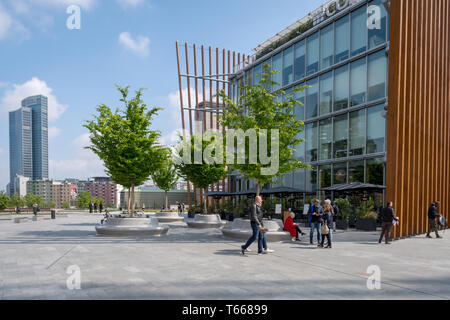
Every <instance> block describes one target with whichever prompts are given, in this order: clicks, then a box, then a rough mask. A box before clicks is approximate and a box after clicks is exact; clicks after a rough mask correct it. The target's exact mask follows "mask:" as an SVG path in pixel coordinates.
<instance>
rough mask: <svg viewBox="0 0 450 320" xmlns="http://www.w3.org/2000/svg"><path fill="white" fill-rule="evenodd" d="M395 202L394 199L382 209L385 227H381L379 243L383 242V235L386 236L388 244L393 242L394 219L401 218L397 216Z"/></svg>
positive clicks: (382, 219)
mask: <svg viewBox="0 0 450 320" xmlns="http://www.w3.org/2000/svg"><path fill="white" fill-rule="evenodd" d="M392 206H393V203H392V201H390V202H388V203H387V206H386V208H383V210H381V221H382V223H383V227H382V229H381V235H380V240H378V243H381V241H383V237H385V240H386V244H391V242H390V238H389V236H390V234H391V230H392V227H393V226H394V221H398V220H399V218H398V217H396V216H395V213H394V208H392Z"/></svg>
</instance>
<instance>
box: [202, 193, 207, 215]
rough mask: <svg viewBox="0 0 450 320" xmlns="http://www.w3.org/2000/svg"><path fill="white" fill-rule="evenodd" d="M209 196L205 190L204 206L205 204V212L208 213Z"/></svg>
mask: <svg viewBox="0 0 450 320" xmlns="http://www.w3.org/2000/svg"><path fill="white" fill-rule="evenodd" d="M207 201H208V196H207V195H206V192H205V202H204V206H203V213H204V214H208V202H207Z"/></svg>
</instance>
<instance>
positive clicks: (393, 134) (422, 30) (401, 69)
mask: <svg viewBox="0 0 450 320" xmlns="http://www.w3.org/2000/svg"><path fill="white" fill-rule="evenodd" d="M390 11H391V12H390V15H391V19H390V21H391V25H390V45H389V102H388V117H387V164H386V165H387V168H386V187H387V190H386V196H387V200H392V201H394V207H395V209H396V213H397V215H398V216H399V217H400V219H401V223H400V226H399V227H397V228H395V230H394V236H395V237H405V236H410V235H416V234H421V233H425V232H426V231H427V229H428V218H427V209H428V207H429V205H430V204H431V203H432V202H434V201H440V202H441V204H442V205H441V208H440V210H439V211H440V213H441V214H443V215H445V216H446V218H447V219H448V218H449V213H450V212H449V209H450V204H449V201H450V185H449V184H450V167H449V165H450V164H449V162H450V161H449V157H450V146H449V143H450V123H449V122H450V94H449V92H450V91H449V87H450V56H449V49H450V48H449V46H450V42H449V39H450V21H449V20H450V1H449V0H433V1H429V0H393V1H391V9H390Z"/></svg>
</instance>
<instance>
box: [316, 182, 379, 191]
mask: <svg viewBox="0 0 450 320" xmlns="http://www.w3.org/2000/svg"><path fill="white" fill-rule="evenodd" d="M384 189H386V187H385V186H380V185H376V184H370V183H361V182H353V183H347V184H337V185H334V186H332V187H328V188H323V189H321V190H322V191H377V190H378V191H380V190H384Z"/></svg>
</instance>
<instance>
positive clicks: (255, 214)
mask: <svg viewBox="0 0 450 320" xmlns="http://www.w3.org/2000/svg"><path fill="white" fill-rule="evenodd" d="M262 202H263V200H262V198H261V197H260V196H257V197H256V198H255V202H254V203H253V205H252V207H251V210H250V211H251V212H250V225H251V226H252V230H253V234H252V236H251V237H250V238H249V239H248V241H247V243H246V244H245V245H243V246H241V252H242V254H245V251H246V250H247V249H248V247H250V245H251V244H252V243H253V242H254V241H255V240H256V239H258V255H259V254H263V253H271V252H274V251H273V250H270V249H268V248H267V241H266V235H265V233H266V230H265V229H264V223H263V213H262V208H261V206H262Z"/></svg>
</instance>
